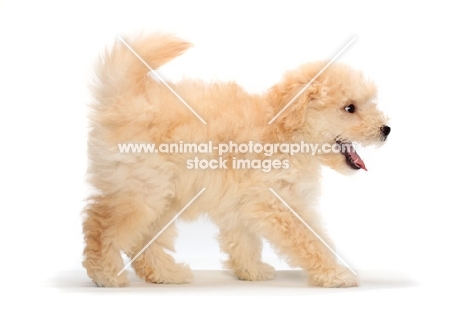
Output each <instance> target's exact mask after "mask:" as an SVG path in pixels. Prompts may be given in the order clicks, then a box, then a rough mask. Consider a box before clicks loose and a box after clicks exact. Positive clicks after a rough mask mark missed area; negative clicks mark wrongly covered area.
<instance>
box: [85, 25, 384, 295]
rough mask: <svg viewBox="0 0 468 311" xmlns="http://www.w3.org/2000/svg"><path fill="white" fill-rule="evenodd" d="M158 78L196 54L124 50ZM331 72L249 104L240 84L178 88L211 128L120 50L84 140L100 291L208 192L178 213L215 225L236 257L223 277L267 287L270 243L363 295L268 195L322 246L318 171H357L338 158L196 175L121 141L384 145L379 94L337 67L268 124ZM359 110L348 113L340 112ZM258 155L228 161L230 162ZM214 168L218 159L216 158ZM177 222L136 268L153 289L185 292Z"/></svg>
mask: <svg viewBox="0 0 468 311" xmlns="http://www.w3.org/2000/svg"><path fill="white" fill-rule="evenodd" d="M127 42H129V44H130V45H131V46H132V47H133V49H134V50H135V51H136V52H137V53H138V54H139V55H140V56H141V57H142V58H143V59H144V60H145V61H146V62H147V63H148V64H149V65H150V66H151V67H152V68H154V69H157V68H158V67H160V66H161V65H163V64H164V63H166V62H168V61H170V60H171V59H173V58H174V57H176V56H178V55H180V54H182V53H183V52H184V51H185V50H187V49H188V48H189V47H190V46H191V44H190V43H188V42H185V41H183V40H180V39H178V38H176V37H173V36H170V35H164V34H154V35H150V36H145V37H137V38H130V39H128V40H127ZM324 65H325V62H315V63H310V64H305V65H303V66H302V67H299V68H298V69H296V70H293V71H290V72H288V73H287V74H286V75H285V76H284V79H283V80H282V81H280V82H279V83H278V84H277V85H274V86H273V87H271V88H270V89H269V90H268V91H266V92H265V93H264V94H249V93H247V92H246V91H245V90H244V89H242V87H240V86H239V85H237V84H235V83H204V82H201V81H197V80H184V81H181V82H179V83H177V84H171V86H172V87H173V89H174V90H175V91H176V92H177V93H178V94H180V96H181V97H182V98H184V99H185V100H186V102H187V103H189V104H190V105H191V106H192V107H193V109H194V110H195V111H197V112H198V114H199V115H201V116H202V117H203V118H204V119H205V120H206V121H207V123H208V124H207V125H204V124H202V123H201V122H200V120H198V119H197V118H196V117H194V115H193V114H192V113H191V112H190V111H189V110H188V109H187V108H186V107H185V106H184V105H182V104H181V103H180V101H179V100H178V99H177V98H176V97H175V96H174V95H173V94H172V93H171V92H170V91H169V90H168V89H167V88H166V87H165V86H164V85H163V84H161V83H160V82H158V81H155V80H154V79H152V78H151V77H149V75H148V69H147V68H146V67H145V66H144V65H143V64H142V63H141V62H140V61H139V60H138V59H137V58H136V57H135V56H134V55H133V54H132V53H131V52H130V51H129V50H128V49H127V48H126V47H125V46H124V45H123V44H122V43H120V42H117V43H115V45H114V47H113V48H112V49H111V50H110V51H108V52H107V53H106V54H105V55H104V56H103V57H102V59H101V61H100V62H99V65H98V67H97V77H98V81H97V83H96V85H95V86H94V87H93V93H94V98H95V102H94V103H93V104H92V107H91V108H92V113H91V116H90V122H91V127H92V130H91V132H90V135H89V182H90V183H91V185H92V186H93V187H94V189H96V193H95V194H94V195H93V196H91V197H90V198H89V204H88V205H87V207H86V209H85V220H84V223H83V232H84V237H85V241H86V247H85V250H84V256H85V259H84V262H83V265H84V267H85V268H86V270H87V272H88V275H89V276H90V278H91V279H92V280H93V281H94V282H95V283H96V284H98V285H100V286H124V285H126V284H128V279H127V275H126V273H125V272H124V273H122V274H121V275H120V276H117V273H118V272H119V271H120V270H121V269H122V268H123V260H122V257H121V251H123V252H124V253H126V254H127V255H128V256H129V257H130V258H133V257H134V256H135V254H136V253H138V252H139V251H140V250H141V249H142V248H143V246H144V245H146V243H147V242H148V241H149V240H151V238H152V237H153V236H155V235H156V233H158V232H159V231H160V230H161V228H162V227H164V226H165V225H166V224H167V223H168V222H169V221H170V219H172V217H174V215H175V214H176V213H177V212H178V211H180V209H181V208H182V207H183V206H184V205H185V204H186V203H187V202H189V201H190V200H191V199H192V198H193V197H194V196H195V195H196V194H197V193H198V191H200V189H202V188H206V191H205V192H204V193H203V194H202V195H201V196H200V197H199V198H198V199H197V200H196V201H195V202H194V203H193V204H192V205H191V206H190V207H189V208H188V209H187V210H186V211H185V212H184V213H183V214H182V215H181V218H182V219H186V220H192V219H195V218H196V217H198V216H199V215H200V214H206V215H208V216H209V218H210V219H211V220H212V221H213V222H214V223H215V224H216V225H217V226H218V227H219V244H220V247H221V249H222V250H223V251H224V252H226V253H227V254H228V255H229V260H228V261H227V262H226V267H227V268H229V269H231V270H232V271H233V272H234V273H235V274H236V275H237V276H238V278H239V279H242V280H265V279H270V278H272V277H273V276H274V269H273V267H271V266H270V265H268V264H266V263H264V262H262V260H261V250H262V242H261V238H262V237H264V238H266V239H267V240H269V241H270V242H271V243H272V245H273V246H274V247H275V248H276V249H277V250H278V252H279V253H280V254H281V255H283V256H284V257H285V258H286V259H287V260H288V262H289V263H290V264H291V265H292V266H297V267H301V268H303V269H304V271H305V272H306V273H307V274H308V276H309V282H310V284H311V285H318V286H324V287H348V286H356V285H357V279H356V277H355V276H354V275H353V274H352V273H351V272H350V271H348V270H347V269H346V268H344V267H342V266H340V265H339V264H338V263H337V261H336V260H335V258H334V256H333V255H332V254H331V253H330V252H329V251H328V250H327V249H326V248H325V247H324V246H323V245H322V243H320V242H319V241H318V240H317V239H316V238H315V236H314V235H313V234H312V233H311V232H309V231H308V230H307V228H305V226H304V225H303V224H301V223H300V221H299V220H298V219H297V218H296V217H295V216H294V215H293V214H292V213H290V212H289V211H288V210H287V209H286V208H285V207H284V206H283V205H282V203H281V202H279V201H278V199H277V198H275V197H274V196H273V195H272V193H271V192H270V191H268V188H269V187H271V188H273V189H275V191H277V192H278V193H279V195H280V196H281V197H282V198H283V199H284V200H285V201H286V202H288V204H289V205H290V206H291V207H292V208H293V209H294V210H295V211H296V212H297V213H298V214H299V215H301V217H302V218H303V219H304V220H306V221H307V222H308V224H309V225H310V226H311V227H313V228H314V230H315V231H317V232H318V233H319V234H320V235H321V236H322V237H323V238H324V239H325V240H326V241H328V242H329V243H330V244H331V242H330V240H329V239H328V237H327V236H326V233H325V232H324V229H323V228H322V227H321V223H320V219H319V215H317V213H316V211H315V210H314V208H313V207H314V205H315V202H316V200H317V198H318V195H319V192H320V191H319V190H320V187H319V186H320V185H319V178H320V166H321V164H324V165H328V166H330V167H332V168H333V169H336V170H338V171H340V172H343V173H346V172H351V171H352V170H351V169H350V168H349V167H348V165H347V164H346V162H345V160H344V157H343V155H342V154H333V153H330V154H321V155H316V156H310V155H305V154H298V155H294V156H289V155H285V154H278V155H274V156H272V157H271V158H277V159H287V160H288V161H289V163H290V167H289V168H288V169H278V170H272V171H270V172H268V173H265V172H263V171H262V170H254V169H251V170H239V169H232V168H228V169H223V170H221V169H218V170H193V169H192V170H189V169H187V168H186V166H185V162H186V160H187V159H188V158H191V157H193V155H190V154H145V153H133V154H124V153H119V149H118V143H126V142H149V143H161V142H179V141H184V142H193V143H196V142H201V143H204V142H207V141H213V143H214V144H216V143H221V142H226V141H235V142H237V143H242V142H248V141H258V142H262V143H267V142H297V141H307V142H315V143H319V144H320V143H334V142H335V141H336V140H337V139H340V140H344V141H353V142H360V143H363V144H380V143H381V141H382V134H381V130H380V128H381V127H382V126H383V125H385V124H386V123H387V120H386V118H385V117H384V116H383V115H382V113H381V112H380V111H379V110H377V108H376V104H375V97H376V88H375V86H374V84H372V82H370V81H368V80H366V79H365V78H364V77H363V75H362V74H361V73H359V72H357V71H354V70H352V69H351V68H349V67H348V66H346V65H343V64H333V65H331V66H330V67H329V68H328V69H327V70H325V71H324V72H323V74H322V75H320V76H319V77H318V78H317V80H316V81H314V83H313V84H312V85H310V87H309V88H308V89H307V90H306V91H305V92H304V93H303V94H302V95H301V96H299V98H297V99H296V100H295V101H294V102H293V104H292V105H291V106H290V107H288V109H286V110H285V111H284V113H282V114H281V115H280V116H279V117H278V119H277V120H275V122H274V123H273V124H272V125H267V123H268V121H269V120H271V118H272V117H273V116H275V115H276V113H277V112H278V111H280V110H281V109H282V108H283V107H284V105H286V104H287V103H288V102H289V101H290V99H291V98H293V97H294V96H295V95H296V94H297V92H298V91H299V90H300V89H301V88H302V87H304V85H306V84H307V83H308V82H309V81H310V80H311V78H312V77H314V76H315V74H316V73H317V72H318V71H320V70H321V69H322V68H323V66H324ZM351 102H352V103H353V104H354V105H355V106H356V109H357V111H356V113H354V114H349V113H347V112H346V111H344V109H343V107H345V106H346V105H348V104H349V103H351ZM234 156H237V157H239V158H241V157H243V156H244V157H246V158H247V157H257V158H262V157H264V156H263V155H261V154H254V155H241V154H226V155H224V158H226V159H232V157H234ZM213 158H217V155H213ZM175 237H176V231H175V225H174V224H172V225H171V226H170V227H169V228H168V229H167V230H166V231H164V233H163V234H162V235H161V236H159V237H158V239H157V240H155V241H154V242H153V243H152V244H151V246H150V247H148V248H147V249H146V250H145V251H144V252H143V253H142V254H141V256H139V257H138V258H137V259H136V260H135V261H134V262H133V268H134V270H135V272H136V274H137V275H138V276H140V277H141V278H143V279H144V280H146V281H148V282H155V283H186V282H189V281H190V280H191V279H192V272H191V270H190V268H189V267H188V266H186V265H183V264H179V263H176V262H175V261H174V259H173V258H172V256H171V255H170V254H168V253H167V252H166V251H165V249H167V250H173V248H174V239H175Z"/></svg>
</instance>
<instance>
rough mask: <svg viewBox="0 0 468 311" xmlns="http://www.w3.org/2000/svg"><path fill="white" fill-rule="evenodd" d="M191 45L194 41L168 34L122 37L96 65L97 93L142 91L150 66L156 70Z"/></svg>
mask: <svg viewBox="0 0 468 311" xmlns="http://www.w3.org/2000/svg"><path fill="white" fill-rule="evenodd" d="M190 46H191V43H189V42H186V41H183V40H181V39H179V38H177V37H174V36H172V35H167V34H152V35H148V36H141V37H136V38H119V39H118V40H116V42H115V44H114V46H113V47H112V49H111V50H110V51H107V52H106V53H105V54H104V56H103V57H102V58H101V60H100V62H99V64H98V66H97V70H96V72H97V78H98V85H97V87H96V88H95V92H97V93H98V94H96V95H98V96H99V95H100V96H99V97H101V96H102V97H112V96H115V95H116V94H119V93H124V92H128V91H133V92H138V91H141V90H142V87H143V85H144V83H143V82H144V81H145V80H146V77H147V74H148V72H149V71H150V69H149V68H148V67H147V65H148V66H149V67H151V69H153V70H155V69H157V68H159V67H160V66H162V65H163V64H165V63H167V62H168V61H170V60H171V59H173V58H175V57H177V56H179V55H181V54H182V53H183V52H185V51H186V50H187V49H188V48H189V47H190ZM132 50H133V51H132ZM135 53H136V54H137V55H138V56H137V55H135ZM140 58H141V59H140ZM145 63H146V64H145Z"/></svg>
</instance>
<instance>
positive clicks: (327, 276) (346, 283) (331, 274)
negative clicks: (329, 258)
mask: <svg viewBox="0 0 468 311" xmlns="http://www.w3.org/2000/svg"><path fill="white" fill-rule="evenodd" d="M309 284H311V285H316V286H321V287H332V288H337V287H356V286H358V279H357V276H356V275H354V273H352V272H351V271H350V270H349V269H347V268H345V267H341V266H339V267H337V268H334V269H327V270H326V271H323V272H320V273H316V274H314V275H312V276H310V278H309Z"/></svg>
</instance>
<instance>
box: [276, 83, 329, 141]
mask: <svg viewBox="0 0 468 311" xmlns="http://www.w3.org/2000/svg"><path fill="white" fill-rule="evenodd" d="M304 87H305V85H304V84H294V85H288V86H284V85H283V86H281V85H278V86H275V87H273V88H272V89H271V90H270V95H271V96H270V99H271V100H272V102H273V106H274V107H275V109H277V111H276V113H278V112H279V111H281V109H283V108H284V107H286V105H288V104H289V106H288V107H287V108H286V109H285V110H284V111H283V112H282V113H281V114H280V115H279V116H278V118H277V119H276V120H275V121H274V122H277V123H278V124H279V126H280V128H281V129H282V130H284V131H285V132H294V131H296V130H297V129H299V128H300V127H301V126H302V125H303V124H304V122H305V120H306V113H307V108H308V107H309V106H311V105H313V104H314V102H315V101H314V100H315V99H318V98H319V96H320V84H318V83H313V84H312V85H310V86H309V87H307V89H305V90H303V88H304ZM301 91H302V93H301V94H300V95H299V96H297V95H298V94H299V93H300V92H301ZM296 96H297V98H295V97H296ZM293 99H294V100H293ZM292 100H293V101H292ZM291 101H292V102H291Z"/></svg>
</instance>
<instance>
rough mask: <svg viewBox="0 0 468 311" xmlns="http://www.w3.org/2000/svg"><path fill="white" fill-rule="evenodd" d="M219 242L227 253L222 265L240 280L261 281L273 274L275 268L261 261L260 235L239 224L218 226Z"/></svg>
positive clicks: (270, 277) (261, 244) (261, 246)
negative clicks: (228, 226) (226, 258)
mask: <svg viewBox="0 0 468 311" xmlns="http://www.w3.org/2000/svg"><path fill="white" fill-rule="evenodd" d="M219 244H220V247H221V249H222V250H223V251H224V252H225V253H226V254H228V255H229V259H228V260H227V261H226V262H225V263H224V266H225V267H226V268H228V269H230V270H232V271H233V272H234V273H235V274H236V275H237V277H238V278H239V279H240V280H245V281H262V280H270V279H273V277H274V276H275V269H274V268H273V267H272V266H270V265H269V264H267V263H264V262H262V261H261V256H262V248H263V243H262V240H261V239H260V237H259V236H258V235H256V234H254V233H252V232H250V231H249V230H248V229H247V228H245V227H242V226H239V227H235V228H230V229H226V228H223V227H222V226H220V234H219Z"/></svg>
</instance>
